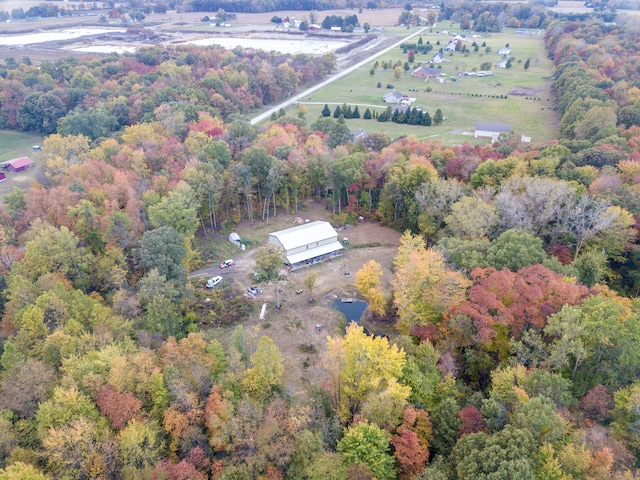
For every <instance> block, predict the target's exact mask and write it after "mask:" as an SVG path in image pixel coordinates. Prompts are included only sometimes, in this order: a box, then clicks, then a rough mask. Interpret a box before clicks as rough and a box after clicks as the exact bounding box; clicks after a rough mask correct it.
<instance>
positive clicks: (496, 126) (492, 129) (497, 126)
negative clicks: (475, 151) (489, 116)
mask: <svg viewBox="0 0 640 480" xmlns="http://www.w3.org/2000/svg"><path fill="white" fill-rule="evenodd" d="M509 131H511V125H509V124H507V123H490V122H477V123H476V131H475V132H474V134H473V136H474V137H476V138H478V137H483V138H485V137H488V138H491V141H492V142H495V141H496V140H497V139H498V137H499V136H500V134H501V133H509Z"/></svg>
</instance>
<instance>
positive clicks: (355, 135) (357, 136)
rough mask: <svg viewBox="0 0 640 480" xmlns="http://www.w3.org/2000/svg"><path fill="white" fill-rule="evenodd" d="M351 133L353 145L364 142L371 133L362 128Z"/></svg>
mask: <svg viewBox="0 0 640 480" xmlns="http://www.w3.org/2000/svg"><path fill="white" fill-rule="evenodd" d="M349 133H351V138H352V140H353V143H357V142H358V141H364V139H365V138H367V137H368V136H369V132H366V131H364V130H363V129H361V128H359V129H358V130H351V131H350V132H349Z"/></svg>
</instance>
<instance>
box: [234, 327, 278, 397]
mask: <svg viewBox="0 0 640 480" xmlns="http://www.w3.org/2000/svg"><path fill="white" fill-rule="evenodd" d="M250 362H251V365H252V366H251V368H248V369H247V371H246V372H245V375H244V378H243V380H242V385H243V386H244V388H245V390H246V391H247V393H248V394H249V395H250V396H251V397H253V398H255V399H257V400H266V399H267V398H269V397H270V396H271V394H272V393H273V391H274V390H275V389H277V388H279V387H280V386H281V385H282V375H283V374H284V361H283V359H282V354H281V353H280V350H279V349H278V346H277V345H276V344H275V343H273V340H271V338H269V337H267V336H263V337H260V340H259V341H258V348H257V349H256V352H255V353H254V354H253V355H251V358H250Z"/></svg>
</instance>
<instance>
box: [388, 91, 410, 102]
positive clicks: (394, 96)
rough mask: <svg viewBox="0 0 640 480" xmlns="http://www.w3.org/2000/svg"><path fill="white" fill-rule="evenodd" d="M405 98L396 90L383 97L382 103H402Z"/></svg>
mask: <svg viewBox="0 0 640 480" xmlns="http://www.w3.org/2000/svg"><path fill="white" fill-rule="evenodd" d="M404 97H406V95H403V94H402V93H400V92H399V91H397V90H396V89H393V90H392V91H390V92H389V93H387V94H386V95H385V96H383V97H382V101H383V102H384V103H400V102H402V99H403V98H404Z"/></svg>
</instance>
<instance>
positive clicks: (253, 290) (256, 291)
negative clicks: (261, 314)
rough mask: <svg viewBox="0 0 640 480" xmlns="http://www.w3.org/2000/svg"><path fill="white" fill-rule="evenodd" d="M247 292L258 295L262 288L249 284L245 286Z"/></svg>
mask: <svg viewBox="0 0 640 480" xmlns="http://www.w3.org/2000/svg"><path fill="white" fill-rule="evenodd" d="M247 292H249V293H250V294H251V295H258V294H260V293H262V288H260V287H256V286H255V285H251V286H250V287H249V288H247Z"/></svg>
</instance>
